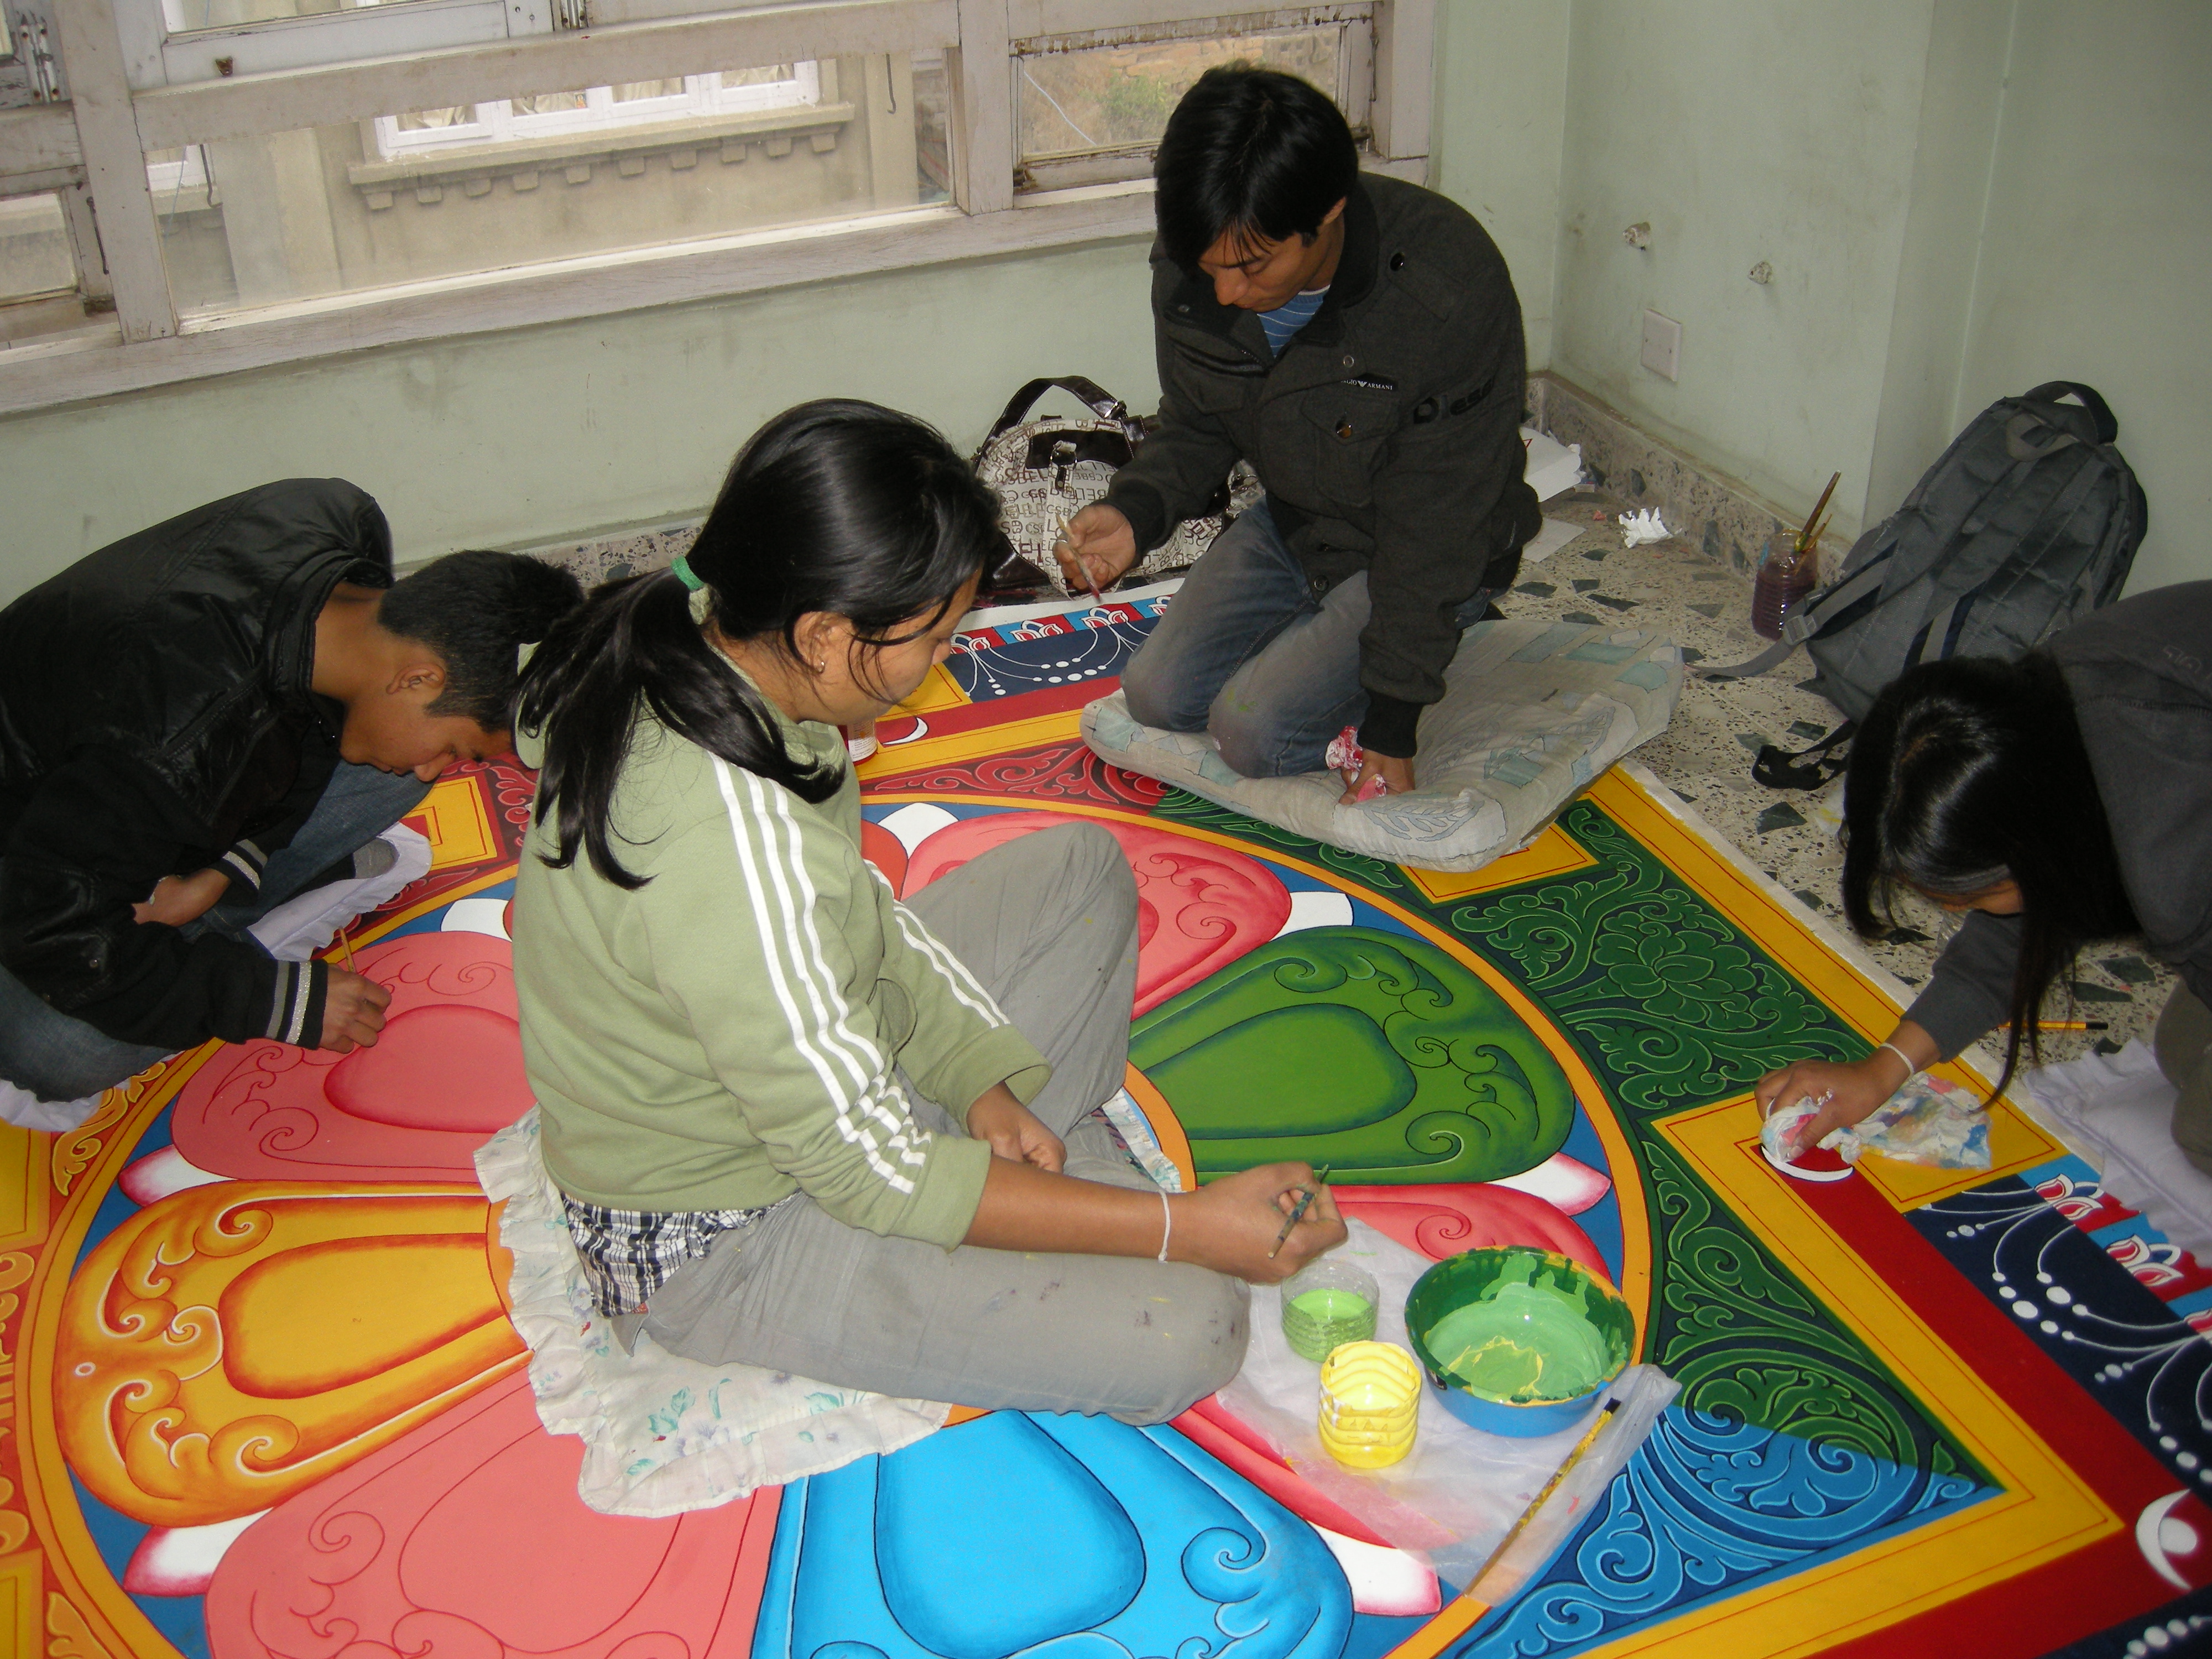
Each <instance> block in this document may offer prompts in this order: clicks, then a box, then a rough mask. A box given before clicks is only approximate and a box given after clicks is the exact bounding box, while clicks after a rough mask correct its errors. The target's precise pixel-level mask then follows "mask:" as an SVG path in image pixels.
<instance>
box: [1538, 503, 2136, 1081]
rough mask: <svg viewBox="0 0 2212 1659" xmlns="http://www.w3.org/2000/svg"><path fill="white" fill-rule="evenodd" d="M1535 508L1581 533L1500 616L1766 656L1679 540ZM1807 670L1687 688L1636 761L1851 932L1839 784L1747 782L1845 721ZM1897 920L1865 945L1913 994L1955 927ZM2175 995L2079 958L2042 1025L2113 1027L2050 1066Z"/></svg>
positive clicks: (1567, 507) (1711, 655)
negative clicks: (1608, 626)
mask: <svg viewBox="0 0 2212 1659" xmlns="http://www.w3.org/2000/svg"><path fill="white" fill-rule="evenodd" d="M1544 510H1545V512H1546V513H1547V514H1548V515H1549V516H1550V517H1552V518H1553V519H1557V520H1564V521H1572V522H1576V523H1578V524H1581V525H1583V526H1587V528H1586V530H1585V532H1584V533H1583V535H1582V536H1580V537H1579V538H1577V539H1576V540H1575V541H1573V542H1571V543H1570V544H1568V545H1566V546H1565V547H1564V548H1562V549H1560V550H1559V551H1558V552H1556V553H1553V555H1551V556H1549V557H1548V558H1546V559H1543V560H1541V561H1524V562H1523V563H1522V568H1521V580H1520V583H1519V585H1518V586H1516V588H1515V589H1514V590H1513V592H1511V593H1510V594H1509V595H1507V596H1506V597H1505V599H1503V600H1501V601H1500V609H1502V610H1504V611H1505V612H1506V613H1507V614H1508V615H1510V616H1514V617H1547V618H1556V619H1559V620H1562V621H1569V622H1607V621H1611V620H1613V619H1614V618H1616V617H1618V618H1619V619H1620V621H1622V622H1623V623H1632V624H1633V625H1635V626H1637V627H1639V628H1659V629H1664V630H1665V631H1666V632H1668V634H1670V635H1673V636H1674V639H1675V641H1677V642H1678V643H1679V644H1680V645H1681V646H1682V647H1684V653H1685V655H1686V656H1689V657H1690V658H1691V659H1692V661H1696V660H1699V659H1703V660H1709V661H1714V662H1736V661H1741V659H1745V658H1747V657H1749V656H1752V655H1753V654H1754V653H1757V652H1759V650H1761V649H1763V648H1764V647H1765V645H1766V643H1767V642H1766V641H1765V640H1762V639H1760V638H1759V636H1758V635H1755V634H1753V632H1752V631H1751V595H1752V589H1751V585H1750V583H1749V582H1747V580H1745V579H1744V578H1743V577H1742V576H1741V575H1739V574H1737V573H1736V572H1735V570H1733V569H1732V568H1729V566H1728V565H1727V564H1726V563H1723V562H1722V561H1721V560H1719V559H1717V558H1715V557H1713V556H1711V555H1709V554H1706V553H1705V552H1702V551H1700V550H1699V549H1697V548H1696V547H1693V546H1692V545H1690V544H1687V543H1686V542H1682V541H1675V540H1669V541H1664V542H1659V543H1656V544H1647V545H1645V546H1643V547H1638V548H1624V547H1623V546H1622V545H1621V536H1620V526H1619V524H1618V523H1617V522H1616V515H1617V514H1619V513H1621V512H1623V511H1625V510H1626V507H1625V506H1624V504H1623V503H1622V502H1621V501H1618V500H1616V499H1615V498H1613V496H1611V495H1603V494H1600V493H1598V492H1596V491H1593V490H1577V491H1573V492H1571V493H1570V494H1567V495H1559V496H1555V497H1553V499H1552V500H1551V501H1547V502H1546V503H1545V506H1544ZM1811 676H1812V668H1811V665H1810V664H1809V663H1808V662H1807V660H1806V659H1805V658H1803V657H1802V655H1801V656H1799V657H1797V658H1795V659H1792V660H1791V661H1790V662H1789V663H1787V664H1785V665H1784V666H1783V667H1781V668H1779V669H1778V670H1776V671H1773V672H1771V674H1768V675H1766V676H1765V677H1764V678H1759V679H1756V680H1744V681H1736V682H1717V681H1705V680H1699V679H1695V678H1693V679H1692V680H1691V681H1690V683H1689V684H1688V687H1687V688H1686V690H1685V691H1684V692H1683V694H1682V702H1681V704H1680V707H1679V708H1677V709H1676V710H1675V713H1674V723H1673V724H1672V725H1671V726H1669V727H1668V729H1667V730H1666V731H1665V732H1662V733H1661V734H1660V735H1659V736H1658V737H1656V738H1653V739H1652V740H1651V741H1650V743H1648V744H1645V745H1644V747H1643V748H1642V749H1641V750H1638V751H1637V758H1638V760H1640V761H1642V762H1643V763H1644V765H1646V766H1648V767H1650V769H1651V770H1652V771H1654V772H1655V773H1656V774H1657V775H1659V777H1660V778H1661V779H1662V781H1664V782H1665V783H1666V784H1667V786H1668V787H1669V788H1671V789H1673V790H1674V792H1675V793H1677V794H1678V795H1680V797H1681V798H1682V799H1684V800H1686V801H1688V802H1690V803H1692V805H1695V806H1696V808H1697V810H1698V811H1699V813H1701V814H1702V815H1703V816H1704V817H1705V820H1706V822H1708V823H1711V825H1712V826H1713V827H1714V828H1715V829H1718V830H1719V831H1720V832H1721V833H1722V834H1723V835H1725V836H1728V837H1729V840H1731V841H1733V842H1735V844H1736V845H1737V846H1738V847H1740V848H1742V849H1743V850H1744V851H1745V852H1746V853H1747V854H1749V855H1750V856H1751V858H1752V859H1753V861H1754V862H1756V863H1757V864H1758V865H1759V867H1760V868H1762V869H1764V870H1765V871H1766V872H1767V873H1768V874H1770V875H1771V876H1773V877H1774V878H1776V879H1777V880H1778V881H1779V882H1781V884H1783V885H1784V887H1786V888H1788V889H1790V890H1791V891H1792V892H1794V893H1796V895H1797V896H1798V898H1799V899H1800V901H1802V902H1803V903H1805V904H1806V905H1807V907H1808V908H1811V909H1814V910H1815V911H1817V912H1819V914H1820V915H1821V916H1822V917H1824V918H1825V919H1826V920H1827V921H1829V922H1830V923H1831V924H1832V925H1834V926H1835V927H1839V928H1844V929H1848V927H1849V924H1848V923H1847V922H1845V921H1844V916H1843V911H1842V908H1841V906H1840V904H1839V903H1838V893H1839V883H1840V880H1841V878H1842V872H1843V849H1842V848H1841V847H1840V846H1839V845H1838V842H1837V840H1836V831H1837V829H1838V822H1839V820H1838V816H1837V807H1838V797H1839V795H1840V792H1841V789H1842V782H1841V781H1840V780H1838V781H1837V782H1836V783H1834V784H1832V785H1830V786H1829V787H1827V788H1826V789H1825V790H1822V791H1820V792H1817V793H1810V794H1808V793H1801V792H1796V791H1783V790H1773V789H1769V788H1767V787H1765V786H1764V785H1762V784H1759V783H1758V782H1755V781H1753V778H1752V775H1751V763H1752V760H1753V757H1754V756H1755V755H1756V754H1757V753H1758V751H1759V747H1760V745H1761V744H1769V743H1771V744H1780V745H1782V746H1783V747H1785V748H1789V749H1793V750H1794V749H1802V748H1803V747H1804V746H1805V745H1806V744H1807V743H1808V742H1810V741H1811V740H1812V739H1814V738H1817V737H1819V736H1820V734H1821V733H1823V732H1826V731H1827V730H1828V729H1829V728H1830V727H1832V726H1834V725H1835V724H1836V723H1837V721H1838V720H1840V719H1841V718H1842V716H1841V714H1839V713H1838V711H1837V709H1836V708H1834V707H1833V705H1832V704H1830V703H1829V702H1827V701H1826V699H1825V698H1823V697H1821V696H1818V695H1817V694H1815V693H1814V692H1811V691H1808V690H1803V689H1802V685H1801V684H1800V683H1801V682H1802V681H1805V680H1808V679H1809V678H1811ZM1894 920H1895V922H1896V924H1897V925H1896V927H1895V929H1894V931H1893V932H1892V933H1890V934H1889V935H1888V937H1887V938H1886V939H1879V940H1868V941H1864V943H1865V944H1866V945H1867V948H1868V950H1869V951H1870V952H1871V953H1872V955H1873V956H1874V957H1875V958H1876V959H1877V960H1878V961H1880V962H1881V963H1882V965H1883V966H1885V967H1887V969H1889V970H1890V971H1891V972H1893V973H1894V974H1895V975H1897V976H1898V977H1899V978H1900V979H1902V980H1904V981H1906V982H1908V983H1910V984H1914V985H1917V984H1920V983H1922V982H1923V981H1925V980H1926V979H1927V977H1928V972H1929V965H1930V964H1931V963H1933V962H1934V960H1935V957H1936V952H1937V951H1939V950H1941V949H1942V942H1943V941H1944V940H1945V939H1948V937H1949V936H1950V933H1951V931H1952V928H1953V927H1954V925H1955V924H1954V922H1953V921H1951V919H1949V918H1948V917H1946V916H1945V915H1943V914H1942V912H1941V911H1940V910H1938V909H1937V908H1936V907H1935V906H1934V905H1932V904H1929V903H1928V902H1925V901H1923V900H1921V899H1919V898H1917V897H1916V896H1911V895H1907V896H1906V897H1905V902H1902V903H1900V904H1899V907H1898V910H1897V914H1896V915H1895V918H1894ZM2172 984H2173V975H2172V973H2171V972H2170V971H2169V970H2167V969H2164V968H2162V967H2160V965H2159V964H2157V963H2154V962H2151V961H2149V960H2148V959H2147V958H2146V957H2143V956H2142V953H2141V952H2139V951H2134V950H2131V949H2128V948H2126V947H2124V946H2123V947H2116V948H2109V949H2097V950H2093V951H2088V952H2087V953H2085V955H2084V957H2083V958H2082V961H2081V969H2080V972H2079V975H2078V976H2077V977H2076V979H2075V985H2074V1004H2075V1006H2074V1008H2073V1010H2072V1012H2070V1013H2069V1012H2067V1011H2065V1010H2064V1009H2063V1008H2062V1007H2059V1006H2051V1007H2048V1008H2046V1010H2045V1015H2046V1018H2055V1019H2056V1018H2076V1019H2087V1020H2103V1021H2106V1022H2107V1023H2108V1024H2109V1026H2110V1030H2108V1031H2106V1032H2103V1033H2095V1034H2088V1035H2075V1034H2072V1033H2060V1034H2053V1035H2051V1036H2049V1037H2048V1038H2047V1039H2046V1043H2045V1056H2046V1058H2049V1059H2056V1060H2064V1059H2070V1058H2072V1057H2073V1056H2074V1055H2075V1054H2080V1053H2082V1052H2083V1051H2085V1050H2086V1049H2087V1048H2091V1047H2092V1046H2094V1045H2096V1044H2098V1043H2100V1042H2103V1043H2109V1044H2112V1045H2115V1046H2117V1045H2118V1044H2119V1043H2122V1042H2126V1040H2127V1039H2128V1038H2129V1037H2130V1036H2138V1035H2141V1036H2148V1034H2149V1031H2150V1028H2151V1026H2152V1024H2154V1022H2155V1021H2156V1019H2157V1018H2158V1011H2159V1010H2160V1008H2161V1007H2163V1006H2165V1003H2166V995H2167V994H2168V992H2169V991H2170V990H2171V989H2172ZM2058 1000H2060V1001H2063V998H2060V999H2058Z"/></svg>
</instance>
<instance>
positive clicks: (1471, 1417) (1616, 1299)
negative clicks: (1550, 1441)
mask: <svg viewBox="0 0 2212 1659" xmlns="http://www.w3.org/2000/svg"><path fill="white" fill-rule="evenodd" d="M1406 1334H1407V1335H1408V1336H1409V1337H1411V1338H1412V1339H1413V1357H1414V1358H1417V1359H1419V1361H1420V1362H1421V1369H1422V1370H1424V1371H1425V1372H1427V1373H1428V1378H1429V1386H1430V1387H1431V1389H1434V1390H1435V1392H1436V1395H1437V1399H1438V1401H1441V1402H1442V1404H1443V1408H1444V1409H1445V1410H1446V1411H1448V1412H1449V1413H1451V1414H1452V1415H1453V1416H1454V1417H1456V1418H1457V1419H1460V1421H1461V1422H1462V1423H1465V1424H1468V1425H1469V1426H1471V1427H1474V1428H1478V1429H1481V1430H1483V1431H1486V1433H1490V1434H1504V1435H1512V1436H1515V1437H1523V1438H1525V1437H1533V1436H1535V1435H1540V1434H1553V1433H1556V1432H1558V1431H1559V1430H1561V1429H1565V1428H1571V1427H1572V1426H1573V1425H1575V1424H1576V1423H1577V1422H1578V1421H1579V1420H1580V1419H1582V1418H1583V1416H1585V1415H1586V1414H1588V1413H1589V1409H1590V1407H1593V1406H1595V1404H1596V1403H1597V1399H1598V1396H1599V1395H1601V1394H1602V1393H1603V1392H1604V1391H1605V1389H1606V1388H1607V1385H1608V1384H1610V1383H1612V1382H1613V1379H1614V1378H1615V1377H1617V1376H1620V1373H1621V1372H1622V1371H1623V1370H1626V1369H1627V1366H1628V1362H1629V1360H1630V1359H1631V1358H1632V1357H1633V1356H1634V1354H1635V1352H1636V1316H1635V1314H1634V1313H1632V1311H1631V1310H1630V1309H1629V1306H1628V1304H1627V1303H1626V1302H1624V1301H1623V1300H1621V1297H1620V1292H1619V1291H1616V1290H1614V1289H1613V1286H1612V1285H1608V1284H1607V1283H1606V1282H1605V1281H1604V1280H1603V1279H1600V1278H1599V1277H1598V1276H1597V1275H1596V1274H1595V1273H1592V1272H1590V1271H1589V1268H1587V1267H1583V1265H1582V1264H1581V1263H1580V1262H1578V1261H1571V1260H1570V1259H1569V1258H1568V1257H1566V1256H1564V1255H1559V1254H1557V1253H1556V1252H1554V1251H1551V1250H1540V1249H1534V1248H1533V1247H1531V1246H1528V1245H1517V1244H1505V1245H1498V1246H1493V1247H1492V1248H1491V1249H1482V1250H1468V1251H1466V1252H1465V1253H1463V1254H1462V1255H1455V1256H1449V1257H1447V1258H1446V1259H1445V1260H1443V1261H1439V1262H1437V1265H1436V1266H1435V1267H1431V1268H1430V1269H1429V1270H1428V1272H1426V1273H1423V1274H1422V1275H1421V1276H1420V1278H1419V1279H1417V1280H1415V1281H1414V1284H1413V1291H1412V1292H1411V1293H1410V1294H1409V1295H1408V1296H1407V1297H1406Z"/></svg>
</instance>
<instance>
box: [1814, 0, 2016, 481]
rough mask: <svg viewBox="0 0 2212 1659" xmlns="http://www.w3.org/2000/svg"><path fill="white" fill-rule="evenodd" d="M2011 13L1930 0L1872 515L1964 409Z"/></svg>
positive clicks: (1988, 2) (1871, 467) (1998, 2)
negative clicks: (1969, 332)
mask: <svg viewBox="0 0 2212 1659" xmlns="http://www.w3.org/2000/svg"><path fill="white" fill-rule="evenodd" d="M2012 22H2013V5H2012V0H1936V9H1935V15H1934V21H1933V23H1932V26H1931V27H1930V29H1929V45H1928V75H1927V85H1928V86H1929V88H1934V89H1935V95H1933V96H1930V97H1928V98H1925V99H1923V100H1922V103H1921V112H1920V126H1919V143H1918V145H1917V149H1916V152H1915V154H1914V155H1913V160H1912V177H1911V192H1912V193H1911V205H1910V207H1909V208H1908V209H1907V210H1906V213H1905V239H1904V243H1903V246H1901V247H1900V248H1899V255H1898V278H1897V291H1896V303H1895V305H1894V307H1893V310H1892V312H1891V316H1890V328H1889V349H1888V354H1887V359H1886V362H1885V365H1884V368H1883V374H1882V386H1881V408H1880V410H1878V411H1877V413H1876V416H1875V428H1874V434H1873V438H1874V447H1873V453H1872V456H1871V459H1869V462H1868V465H1867V475H1866V481H1865V485H1864V489H1865V495H1864V499H1865V500H1866V501H1867V502H1868V503H1869V505H1870V507H1871V509H1872V516H1873V517H1875V518H1876V519H1879V518H1880V517H1881V516H1882V515H1883V514H1885V513H1888V512H1890V511H1891V510H1892V509H1893V508H1894V507H1896V505H1897V504H1898V502H1899V501H1903V500H1904V499H1905V492H1906V491H1907V490H1909V489H1911V488H1912V485H1913V483H1914V481H1915V480H1916V479H1917V478H1918V477H1919V476H1920V475H1921V474H1922V473H1923V472H1924V471H1927V469H1928V464H1929V462H1930V461H1932V460H1934V459H1936V456H1938V455H1940V454H1942V453H1943V447H1944V446H1945V445H1946V444H1948V443H1949V442H1950V441H1951V438H1952V436H1953V435H1954V433H1955V432H1956V430H1957V428H1959V426H1960V424H1961V423H1962V422H1964V420H1965V419H1966V416H1964V415H1960V414H1959V413H1958V395H1959V369H1960V363H1961V362H1963V361H1964V359H1965V356H1966V326H1967V322H1968V319H1969V318H1970V316H1971V314H1972V308H1973V298H1974V275H1975V272H1976V270H1978V267H1979V264H1980V257H1981V246H1982V220H1983V216H1984V212H1985V211H1986V210H1987V206H1988V202H1989V188H1990V167H1991V165H1992V162H1993V158H1994V156H1995V154H1996V135H1997V112H1998V110H1999V107H2000V106H2001V103H2002V98H2003V91H2004V64H2005V60H2006V57H2007V54H2008V52H2010V50H2011V38H2012ZM1968 412H1969V413H1971V412H1972V411H1968ZM1793 505H1794V503H1793Z"/></svg>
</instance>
